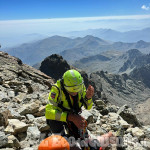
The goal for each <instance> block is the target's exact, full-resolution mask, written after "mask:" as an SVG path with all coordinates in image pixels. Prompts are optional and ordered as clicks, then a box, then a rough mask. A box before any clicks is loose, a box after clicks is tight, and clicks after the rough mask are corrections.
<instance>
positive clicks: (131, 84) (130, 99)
mask: <svg viewBox="0 0 150 150" xmlns="http://www.w3.org/2000/svg"><path fill="white" fill-rule="evenodd" d="M90 80H92V82H93V83H94V84H93V85H94V87H95V91H96V92H95V96H94V99H98V98H102V99H104V100H107V101H109V102H110V103H111V104H115V105H117V106H122V105H124V104H127V105H128V106H130V107H131V108H133V110H134V111H135V113H138V116H140V114H139V111H138V109H136V106H137V105H138V104H141V105H142V106H141V109H143V110H144V106H145V102H146V100H147V99H148V98H149V97H150V89H149V88H148V87H146V86H145V84H144V83H143V82H141V81H138V80H135V79H133V78H131V77H129V76H128V75H127V74H122V75H115V74H109V73H107V72H103V71H99V72H96V73H92V74H91V75H90ZM143 115H144V114H141V116H143ZM147 115H149V112H147ZM147 115H145V116H143V118H144V119H142V118H141V116H140V117H139V119H140V121H141V122H143V123H144V124H150V121H149V120H147V121H146V122H144V120H146V118H147V117H146V116H147Z"/></svg>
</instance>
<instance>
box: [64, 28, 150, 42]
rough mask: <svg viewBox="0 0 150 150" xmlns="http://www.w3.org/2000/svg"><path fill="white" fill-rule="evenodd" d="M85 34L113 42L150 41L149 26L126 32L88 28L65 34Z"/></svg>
mask: <svg viewBox="0 0 150 150" xmlns="http://www.w3.org/2000/svg"><path fill="white" fill-rule="evenodd" d="M86 35H92V36H96V37H99V38H102V39H107V40H110V41H113V42H117V41H121V42H129V43H131V42H137V41H140V40H144V41H147V42H150V28H145V29H142V30H131V31H126V32H120V31H116V30H112V29H89V30H84V31H73V32H69V33H68V34H66V36H74V37H84V36H86Z"/></svg>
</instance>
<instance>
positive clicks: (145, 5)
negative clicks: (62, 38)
mask: <svg viewBox="0 0 150 150" xmlns="http://www.w3.org/2000/svg"><path fill="white" fill-rule="evenodd" d="M147 27H150V0H0V40H1V39H2V38H3V39H4V38H7V37H10V38H11V37H14V35H15V36H22V35H24V34H32V33H39V34H44V35H53V34H59V33H62V32H69V31H76V30H86V29H97V28H111V29H114V30H119V31H128V30H138V29H143V28H147Z"/></svg>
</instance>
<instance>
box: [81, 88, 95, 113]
mask: <svg viewBox="0 0 150 150" xmlns="http://www.w3.org/2000/svg"><path fill="white" fill-rule="evenodd" d="M83 99H84V101H85V103H86V106H87V107H86V106H85V105H84V107H85V109H87V110H90V109H91V108H92V106H93V100H92V98H91V99H87V98H86V87H85V86H84V92H83Z"/></svg>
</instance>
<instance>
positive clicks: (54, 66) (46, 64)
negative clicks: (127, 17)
mask: <svg viewBox="0 0 150 150" xmlns="http://www.w3.org/2000/svg"><path fill="white" fill-rule="evenodd" d="M69 69H70V66H69V64H68V63H67V61H66V60H64V59H63V57H62V56H59V55H57V54H53V55H51V56H48V57H46V58H45V59H44V60H43V61H42V63H41V66H40V71H42V72H44V73H45V74H47V75H48V76H50V77H52V78H53V79H55V80H58V79H61V78H62V75H63V74H64V72H66V71H67V70H69Z"/></svg>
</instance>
